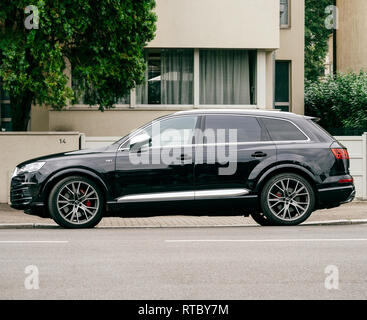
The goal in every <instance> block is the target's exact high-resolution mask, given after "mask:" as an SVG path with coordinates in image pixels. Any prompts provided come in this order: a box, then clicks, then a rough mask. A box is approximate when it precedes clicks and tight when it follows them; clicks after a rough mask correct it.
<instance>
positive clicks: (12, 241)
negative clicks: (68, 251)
mask: <svg viewBox="0 0 367 320" xmlns="http://www.w3.org/2000/svg"><path fill="white" fill-rule="evenodd" d="M2 243H4V244H6V243H69V241H61V240H55V241H44V240H0V244H2Z"/></svg>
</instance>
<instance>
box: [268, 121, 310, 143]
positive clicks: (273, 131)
mask: <svg viewBox="0 0 367 320" xmlns="http://www.w3.org/2000/svg"><path fill="white" fill-rule="evenodd" d="M262 121H263V123H264V124H265V126H266V128H267V129H268V131H269V134H270V137H271V139H272V140H273V141H302V140H307V137H306V136H305V135H304V134H303V133H302V132H301V131H300V130H299V129H298V128H297V127H296V126H295V125H294V124H293V123H291V122H289V121H286V120H281V119H268V118H262Z"/></svg>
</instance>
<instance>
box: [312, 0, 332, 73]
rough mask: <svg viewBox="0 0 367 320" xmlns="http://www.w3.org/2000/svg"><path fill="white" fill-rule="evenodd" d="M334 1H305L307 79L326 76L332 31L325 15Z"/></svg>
mask: <svg viewBox="0 0 367 320" xmlns="http://www.w3.org/2000/svg"><path fill="white" fill-rule="evenodd" d="M332 4H333V0H305V78H306V79H307V80H316V79H317V78H318V77H320V76H322V75H323V74H324V62H325V57H326V54H327V52H328V43H327V40H328V38H329V35H330V34H331V33H332V30H330V29H328V28H326V26H325V19H326V18H327V16H328V13H325V9H326V8H327V6H329V5H332Z"/></svg>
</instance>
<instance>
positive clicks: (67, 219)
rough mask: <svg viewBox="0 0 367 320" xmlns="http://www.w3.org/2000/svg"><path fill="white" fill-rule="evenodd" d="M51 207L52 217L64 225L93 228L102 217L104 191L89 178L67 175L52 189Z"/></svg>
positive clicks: (67, 226)
mask: <svg viewBox="0 0 367 320" xmlns="http://www.w3.org/2000/svg"><path fill="white" fill-rule="evenodd" d="M49 209H50V214H51V217H52V218H53V219H54V220H55V222H56V223H58V224H59V225H60V226H62V227H66V228H92V227H94V226H95V225H97V224H98V222H99V221H100V220H101V219H102V211H103V197H102V193H101V192H100V190H99V187H98V186H97V185H96V184H95V183H94V182H93V181H91V180H89V179H87V178H84V177H76V176H73V177H67V178H65V179H63V180H61V181H60V182H58V183H57V184H56V185H55V186H54V188H53V189H52V191H51V193H50V197H49Z"/></svg>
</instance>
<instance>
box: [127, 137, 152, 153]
mask: <svg viewBox="0 0 367 320" xmlns="http://www.w3.org/2000/svg"><path fill="white" fill-rule="evenodd" d="M150 141H151V137H150V136H149V135H148V134H146V133H142V134H139V135H137V136H135V137H133V138H131V140H130V151H135V152H136V151H138V150H140V149H141V147H142V146H143V145H145V144H147V143H149V142H150Z"/></svg>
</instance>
